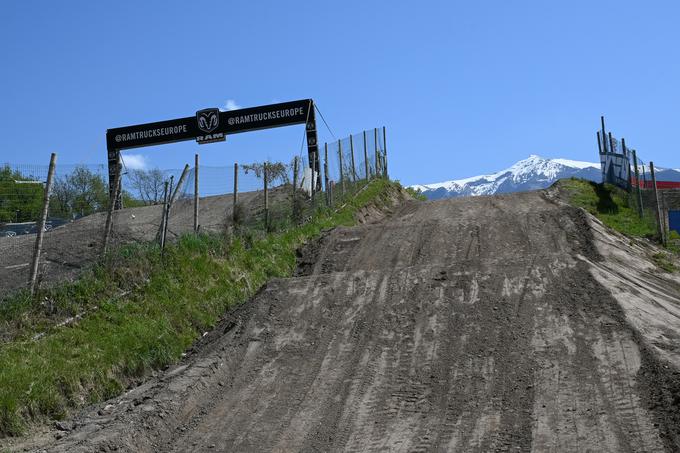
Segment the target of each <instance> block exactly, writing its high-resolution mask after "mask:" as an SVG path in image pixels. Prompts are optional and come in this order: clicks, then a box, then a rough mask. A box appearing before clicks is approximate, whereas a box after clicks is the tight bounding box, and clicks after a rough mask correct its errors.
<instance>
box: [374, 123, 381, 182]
mask: <svg viewBox="0 0 680 453" xmlns="http://www.w3.org/2000/svg"><path fill="white" fill-rule="evenodd" d="M373 141H374V143H373V145H374V146H373V148H374V151H375V176H376V177H379V176H380V170H379V168H380V155H379V154H378V128H377V127H376V128H375V129H373Z"/></svg>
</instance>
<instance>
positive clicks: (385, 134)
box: [383, 126, 389, 179]
mask: <svg viewBox="0 0 680 453" xmlns="http://www.w3.org/2000/svg"><path fill="white" fill-rule="evenodd" d="M383 148H385V149H383V157H384V161H385V162H384V169H383V170H384V173H385V174H384V176H385V178H388V179H389V176H387V132H386V128H385V126H383Z"/></svg>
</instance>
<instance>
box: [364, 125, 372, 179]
mask: <svg viewBox="0 0 680 453" xmlns="http://www.w3.org/2000/svg"><path fill="white" fill-rule="evenodd" d="M364 166H365V167H366V180H367V181H368V180H369V179H371V174H370V167H369V165H368V146H367V145H366V131H364Z"/></svg>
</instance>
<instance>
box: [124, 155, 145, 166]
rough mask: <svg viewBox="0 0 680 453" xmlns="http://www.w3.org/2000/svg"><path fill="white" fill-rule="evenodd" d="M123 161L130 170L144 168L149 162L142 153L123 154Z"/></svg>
mask: <svg viewBox="0 0 680 453" xmlns="http://www.w3.org/2000/svg"><path fill="white" fill-rule="evenodd" d="M123 162H124V163H125V167H127V168H128V169H129V170H144V169H145V168H146V167H147V165H148V162H147V161H146V157H145V156H143V155H141V154H123Z"/></svg>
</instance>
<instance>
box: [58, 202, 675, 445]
mask: <svg viewBox="0 0 680 453" xmlns="http://www.w3.org/2000/svg"><path fill="white" fill-rule="evenodd" d="M591 224H592V220H590V219H588V217H587V215H586V214H585V213H584V212H582V211H580V210H577V209H575V208H571V207H568V206H565V205H563V204H561V203H559V202H555V201H551V200H550V199H549V198H547V197H546V196H545V194H544V193H543V192H534V193H523V194H512V195H507V196H495V197H479V198H465V199H453V200H445V201H439V202H432V203H416V202H407V203H406V204H404V205H403V206H402V207H401V208H400V209H399V210H398V212H397V213H395V214H394V215H393V216H391V217H389V218H387V219H384V220H382V221H381V222H379V223H373V224H365V225H362V226H358V227H353V228H343V229H337V230H334V231H333V232H331V233H330V234H328V235H327V236H326V237H325V238H324V239H323V240H322V241H320V242H319V243H317V244H314V245H313V246H310V247H308V248H307V249H306V250H305V251H304V253H303V254H302V256H301V258H300V262H301V266H300V269H299V272H298V275H297V276H295V277H294V278H290V279H282V280H275V281H273V282H271V283H270V284H268V285H267V286H266V287H265V288H264V289H263V290H262V291H261V292H260V293H259V294H258V295H257V296H256V297H255V298H254V299H253V300H251V301H249V302H247V303H246V304H244V305H242V306H241V307H239V308H238V309H236V310H234V311H233V312H231V313H229V315H228V316H227V318H226V319H225V320H224V322H223V323H222V324H221V325H220V326H219V327H218V328H217V329H215V331H213V332H211V333H210V334H208V335H207V336H206V337H205V338H204V339H203V340H202V342H201V344H199V345H198V346H197V347H196V350H195V351H194V352H193V353H192V354H190V355H189V356H188V357H187V358H186V360H185V363H183V364H182V365H180V366H177V367H174V368H173V369H171V370H168V372H167V373H166V374H164V375H163V376H161V377H159V378H157V379H154V380H152V381H150V382H149V383H147V384H146V385H144V386H142V387H140V388H137V389H135V390H133V391H131V392H128V393H127V394H125V395H123V396H122V397H120V398H118V399H116V400H113V401H111V402H109V403H107V404H106V405H101V406H98V407H97V408H94V409H92V410H90V411H89V412H86V413H85V414H83V415H81V416H80V417H79V418H77V419H76V420H75V421H74V424H73V425H72V426H70V428H73V427H75V429H74V430H72V431H71V432H68V433H66V435H65V437H63V438H62V439H60V440H59V441H58V442H57V443H55V444H52V445H51V446H50V447H49V448H48V450H49V451H58V452H65V451H69V452H73V451H83V452H85V451H88V452H89V451H107V450H109V449H111V450H113V449H117V450H118V451H142V452H152V451H174V452H185V451H225V452H226V451H229V452H232V451H239V452H240V451H257V452H261V451H357V452H364V451H461V452H462V451H465V452H487V451H536V452H550V451H554V452H557V451H559V452H585V451H593V452H595V451H597V452H632V451H636V452H642V451H664V450H666V451H677V449H680V442H679V440H678V437H677V434H678V426H677V425H676V424H675V421H674V418H673V417H674V416H673V413H674V411H677V410H679V409H680V408H678V407H677V404H678V399H677V398H676V399H675V402H674V401H673V393H672V387H673V386H674V385H675V386H677V385H678V382H680V377H679V376H678V374H677V368H676V367H675V366H674V365H673V361H674V360H677V354H678V352H679V351H678V350H677V349H673V346H672V344H673V341H672V339H673V338H675V340H676V343H675V344H676V345H677V338H678V337H677V335H678V332H677V331H675V330H674V327H673V326H675V325H677V322H678V319H679V315H678V308H679V307H680V301H679V300H678V298H677V294H678V292H677V290H678V284H677V281H674V280H673V279H672V278H662V277H658V275H657V273H654V272H653V271H652V270H650V269H648V268H644V269H643V271H644V272H646V273H647V275H646V276H645V275H643V276H642V277H638V276H636V277H634V278H630V279H629V280H628V281H629V283H630V282H631V281H632V282H634V283H635V282H636V283H635V284H636V285H638V288H637V290H636V291H638V295H639V298H638V299H636V300H635V304H634V306H633V309H631V308H630V307H624V308H622V305H621V303H620V302H618V301H617V300H616V299H615V298H614V296H613V295H612V289H613V288H614V289H615V288H617V287H618V288H623V286H621V285H617V283H616V282H613V283H611V284H609V285H608V284H607V282H606V281H605V276H603V275H601V274H602V273H606V272H609V274H610V277H611V274H612V272H614V270H616V272H618V273H617V274H616V275H623V274H625V275H634V271H635V269H634V268H633V267H634V266H635V263H632V264H631V266H632V267H629V268H628V269H627V270H626V268H625V260H623V261H621V262H617V263H618V264H611V263H609V262H607V261H606V260H605V259H604V258H603V254H606V253H607V252H606V249H605V248H603V241H604V242H609V246H610V247H614V248H615V244H614V245H612V244H613V243H612V241H611V240H609V239H608V238H609V236H608V234H609V233H608V232H607V231H604V230H603V229H602V228H600V230H601V231H596V233H593V231H594V230H593V228H592V227H591ZM593 225H595V224H593ZM598 235H599V236H598ZM640 256H641V257H640V259H641V260H643V261H644V257H642V255H640ZM612 262H613V261H612ZM608 266H609V267H608ZM612 266H614V267H616V266H618V267H616V269H614V270H613V267H612ZM621 266H623V267H621ZM635 275H636V274H635ZM612 278H613V277H612ZM645 278H647V280H645ZM650 279H651V280H650ZM649 281H652V282H653V284H654V287H653V288H652V289H653V291H651V290H648V289H649V288H647V287H646V286H645V285H648V282H649ZM646 282H647V283H646ZM627 288H628V287H627ZM624 289H625V288H624ZM629 289H630V288H628V289H626V290H629ZM621 291H623V289H622V290H621ZM650 291H651V292H650ZM621 294H624V295H625V291H623V292H619V294H618V297H621ZM658 298H662V299H663V302H662V303H659V302H657V299H658ZM651 306H653V307H654V310H656V312H655V313H651V312H652V311H653V310H651V309H650V307H651ZM634 309H638V310H641V311H642V312H644V313H643V314H644V316H643V315H642V314H640V316H639V319H642V321H640V323H643V322H646V324H644V323H643V324H640V323H638V324H635V322H631V319H632V318H631V316H632V314H633V312H634V311H635V310H634ZM631 310H632V311H631ZM659 316H661V317H666V318H668V319H669V320H670V321H669V323H668V325H671V327H672V328H669V329H667V330H665V331H663V332H662V334H663V335H665V337H664V338H665V340H663V341H661V342H660V341H657V342H656V343H654V341H655V338H656V340H659V337H658V335H657V334H658V332H659V329H656V330H654V329H650V330H649V331H648V332H647V331H644V329H640V326H648V325H652V326H654V325H658V324H659V323H661V320H660V319H659ZM650 319H651V320H652V321H650ZM648 321H649V322H648ZM673 323H675V324H673ZM631 325H636V326H637V329H635V328H633V327H631ZM650 332H651V333H650ZM655 335H657V336H656V337H655ZM673 335H675V337H673ZM664 341H665V343H664ZM659 345H661V346H659ZM669 345H670V346H669ZM676 347H677V346H676ZM660 351H662V352H663V355H662V354H658V352H660ZM676 363H677V362H676ZM659 386H663V387H664V390H663V391H662V392H661V393H662V394H661V395H660V394H659V392H660V390H659ZM676 389H677V387H676ZM664 392H665V393H664ZM669 392H670V393H669ZM669 395H670V396H669ZM674 404H675V405H676V406H675V407H674V406H673V405H674ZM676 413H677V412H676ZM62 435H63V434H59V436H62Z"/></svg>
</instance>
